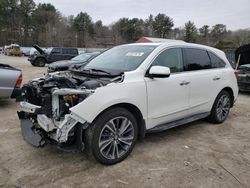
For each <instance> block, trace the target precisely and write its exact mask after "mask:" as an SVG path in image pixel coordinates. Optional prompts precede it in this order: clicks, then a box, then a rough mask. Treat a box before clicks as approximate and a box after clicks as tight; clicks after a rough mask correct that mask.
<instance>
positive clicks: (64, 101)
mask: <svg viewBox="0 0 250 188" xmlns="http://www.w3.org/2000/svg"><path fill="white" fill-rule="evenodd" d="M113 80H114V79H111V78H108V77H86V76H82V75H79V74H74V73H72V72H57V73H52V74H48V75H46V76H44V77H42V78H39V79H34V80H32V81H30V82H29V83H27V84H26V85H24V86H23V88H22V96H21V97H20V98H19V99H17V100H18V101H19V102H20V107H21V111H19V112H18V117H19V119H20V121H21V129H22V135H23V137H24V139H25V140H26V141H27V142H28V143H30V144H31V145H33V146H35V147H43V146H44V145H46V144H55V145H57V146H58V147H59V148H61V149H63V150H67V151H82V150H84V136H83V133H84V131H85V130H86V129H87V127H88V126H89V123H88V122H86V121H85V120H84V119H82V118H81V117H78V116H77V115H76V114H74V113H72V112H71V111H70V108H72V107H74V106H75V105H77V104H79V103H81V102H82V101H84V100H85V99H86V98H87V97H88V96H90V95H92V94H93V93H94V92H95V89H96V88H98V87H103V86H105V85H107V84H109V83H111V82H113ZM115 80H116V81H117V80H119V79H115Z"/></svg>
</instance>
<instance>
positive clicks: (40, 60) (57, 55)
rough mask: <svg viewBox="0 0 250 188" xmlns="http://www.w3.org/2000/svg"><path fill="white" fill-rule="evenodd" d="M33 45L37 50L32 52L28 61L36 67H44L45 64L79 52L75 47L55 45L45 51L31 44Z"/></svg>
mask: <svg viewBox="0 0 250 188" xmlns="http://www.w3.org/2000/svg"><path fill="white" fill-rule="evenodd" d="M33 47H34V48H35V49H36V50H37V51H38V53H34V54H32V55H31V56H30V58H29V59H28V61H30V63H31V64H32V65H33V66H38V67H44V66H45V65H46V64H50V63H53V62H55V61H60V60H69V59H72V58H73V57H75V56H77V55H78V54H79V53H78V49H77V48H59V47H56V48H52V49H51V51H49V52H46V51H44V50H43V49H42V48H40V47H39V46H38V45H33Z"/></svg>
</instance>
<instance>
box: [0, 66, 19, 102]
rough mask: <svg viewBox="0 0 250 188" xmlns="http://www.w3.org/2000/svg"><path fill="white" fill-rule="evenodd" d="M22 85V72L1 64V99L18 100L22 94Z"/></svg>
mask: <svg viewBox="0 0 250 188" xmlns="http://www.w3.org/2000/svg"><path fill="white" fill-rule="evenodd" d="M21 84H22V72H21V70H19V69H16V68H14V67H11V66H9V65H5V64H0V98H16V97H17V96H19V95H20V94H21V89H20V86H21Z"/></svg>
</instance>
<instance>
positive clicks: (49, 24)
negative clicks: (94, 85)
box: [0, 0, 250, 49]
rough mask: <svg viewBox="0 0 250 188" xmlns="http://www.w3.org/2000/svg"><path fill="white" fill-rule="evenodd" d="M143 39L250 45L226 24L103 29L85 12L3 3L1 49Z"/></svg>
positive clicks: (141, 22)
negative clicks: (67, 12)
mask: <svg viewBox="0 0 250 188" xmlns="http://www.w3.org/2000/svg"><path fill="white" fill-rule="evenodd" d="M142 36H148V37H160V38H170V39H178V40H185V41H187V42H195V43H200V44H206V45H210V46H215V47H217V48H220V49H234V48H236V47H238V46H240V45H243V44H246V43H250V30H247V29H245V30H237V31H230V30H227V27H226V25H224V24H215V25H213V26H208V25H204V26H202V27H201V28H197V27H196V26H195V24H194V23H193V22H192V21H187V23H186V24H185V25H184V26H183V27H179V28H178V27H174V20H173V19H172V18H170V17H169V16H167V15H166V14H164V13H159V14H158V15H155V16H153V15H149V16H148V18H147V19H140V18H120V19H119V20H118V21H116V22H114V23H112V24H110V25H103V23H102V21H101V20H98V21H96V22H94V21H93V20H92V18H91V16H90V15H89V14H88V13H86V12H80V13H79V14H77V15H76V16H73V15H71V16H67V17H66V16H63V15H62V13H61V12H59V11H58V10H57V9H56V7H55V6H53V5H52V4H50V3H39V4H35V2H34V1H33V0H0V46H3V45H6V44H10V43H18V44H20V45H21V46H31V45H33V44H38V45H40V46H64V47H86V48H89V47H104V48H106V47H111V46H115V45H118V44H123V43H130V42H135V41H136V40H138V39H139V38H140V37H142Z"/></svg>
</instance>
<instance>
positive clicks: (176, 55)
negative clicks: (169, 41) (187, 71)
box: [152, 48, 183, 73]
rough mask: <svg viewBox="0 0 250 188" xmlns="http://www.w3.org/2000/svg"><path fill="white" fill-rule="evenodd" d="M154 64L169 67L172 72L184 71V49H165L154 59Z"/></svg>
mask: <svg viewBox="0 0 250 188" xmlns="http://www.w3.org/2000/svg"><path fill="white" fill-rule="evenodd" d="M152 66H164V67H168V68H170V70H171V72H172V73H174V72H182V71H183V61H182V50H181V49H180V48H174V49H168V50H165V51H164V52H162V53H161V54H160V55H159V56H158V57H157V58H156V59H155V60H154V62H153V64H152Z"/></svg>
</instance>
